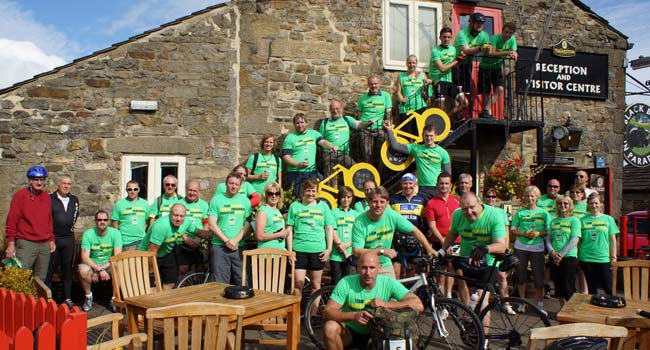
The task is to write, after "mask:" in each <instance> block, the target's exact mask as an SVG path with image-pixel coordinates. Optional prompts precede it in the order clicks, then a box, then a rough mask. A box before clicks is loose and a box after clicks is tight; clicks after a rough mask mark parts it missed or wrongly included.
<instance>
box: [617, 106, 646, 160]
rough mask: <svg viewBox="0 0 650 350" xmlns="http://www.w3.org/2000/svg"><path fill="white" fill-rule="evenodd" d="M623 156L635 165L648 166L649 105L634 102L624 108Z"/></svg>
mask: <svg viewBox="0 0 650 350" xmlns="http://www.w3.org/2000/svg"><path fill="white" fill-rule="evenodd" d="M623 123H624V124H625V140H624V141H623V156H624V157H625V160H626V161H627V162H628V163H630V164H632V165H634V166H635V167H639V168H645V167H647V166H650V106H648V105H646V104H643V103H635V104H633V105H631V106H628V107H627V109H626V110H625V119H623Z"/></svg>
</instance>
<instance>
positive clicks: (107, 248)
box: [81, 227, 122, 265]
mask: <svg viewBox="0 0 650 350" xmlns="http://www.w3.org/2000/svg"><path fill="white" fill-rule="evenodd" d="M115 248H122V234H121V233H120V231H118V230H116V229H114V228H112V227H107V228H106V233H105V234H104V236H99V235H98V234H97V230H96V228H95V227H93V228H90V229H88V230H86V231H84V233H83V236H82V237H81V250H83V251H90V260H92V261H94V262H95V264H99V265H101V264H106V263H107V262H108V259H110V257H111V256H113V249H115Z"/></svg>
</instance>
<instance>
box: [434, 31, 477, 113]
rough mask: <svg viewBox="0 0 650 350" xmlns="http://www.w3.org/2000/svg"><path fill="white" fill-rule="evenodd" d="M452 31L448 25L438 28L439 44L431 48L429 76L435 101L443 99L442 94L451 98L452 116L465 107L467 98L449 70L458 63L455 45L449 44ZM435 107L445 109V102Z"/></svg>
mask: <svg viewBox="0 0 650 350" xmlns="http://www.w3.org/2000/svg"><path fill="white" fill-rule="evenodd" d="M451 37H452V31H451V28H449V27H443V28H442V29H440V45H438V46H436V47H435V48H433V50H431V62H430V63H429V78H430V79H431V80H432V81H433V83H434V84H435V91H436V101H444V98H445V97H444V96H447V97H449V98H451V99H452V101H453V102H454V107H453V108H452V109H451V112H450V113H449V116H450V117H453V116H454V115H456V113H458V112H459V111H462V110H463V109H465V107H467V104H468V103H467V98H465V94H463V92H462V90H461V89H460V87H458V85H456V84H454V83H453V82H452V76H451V71H452V69H453V68H455V67H456V66H458V65H459V64H460V62H461V61H460V60H459V59H458V53H457V52H456V47H455V46H454V45H451ZM436 107H438V108H441V109H443V110H446V108H445V103H444V102H443V103H440V104H439V105H437V106H436Z"/></svg>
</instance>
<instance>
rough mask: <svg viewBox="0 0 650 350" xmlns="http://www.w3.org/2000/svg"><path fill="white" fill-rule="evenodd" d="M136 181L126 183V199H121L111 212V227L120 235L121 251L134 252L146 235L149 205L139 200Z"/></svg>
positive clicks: (138, 186)
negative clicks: (118, 231)
mask: <svg viewBox="0 0 650 350" xmlns="http://www.w3.org/2000/svg"><path fill="white" fill-rule="evenodd" d="M139 194H140V185H139V184H138V182H137V181H133V180H132V181H129V182H127V183H126V198H122V199H120V200H119V201H117V203H115V206H113V211H112V212H111V226H113V228H116V229H118V230H120V232H121V233H122V244H123V246H122V250H124V251H127V250H136V249H138V247H139V246H140V242H141V241H142V238H144V236H145V233H146V230H145V228H146V226H147V219H148V218H149V203H148V202H147V200H146V199H143V198H140V196H139Z"/></svg>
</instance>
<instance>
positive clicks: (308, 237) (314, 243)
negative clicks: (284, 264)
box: [287, 201, 336, 253]
mask: <svg viewBox="0 0 650 350" xmlns="http://www.w3.org/2000/svg"><path fill="white" fill-rule="evenodd" d="M326 225H330V226H332V227H334V226H335V225H336V221H334V217H333V216H332V211H331V210H330V207H329V206H327V204H325V202H322V201H321V202H317V203H316V204H314V205H304V204H302V202H300V201H296V202H293V203H292V204H291V206H289V213H288V214H287V226H293V247H292V248H293V250H294V251H297V252H301V253H320V252H323V251H325V249H327V242H326V236H325V226H326Z"/></svg>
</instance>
